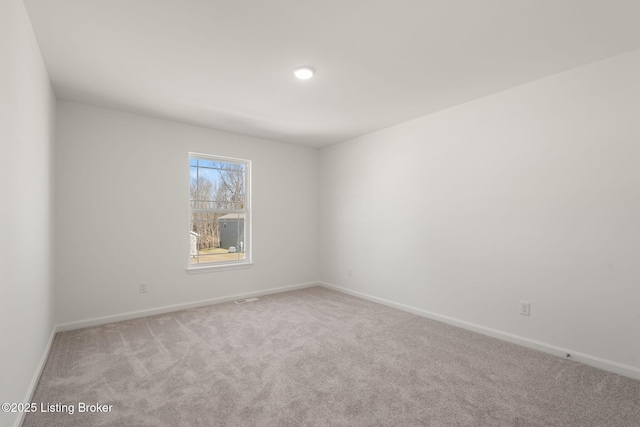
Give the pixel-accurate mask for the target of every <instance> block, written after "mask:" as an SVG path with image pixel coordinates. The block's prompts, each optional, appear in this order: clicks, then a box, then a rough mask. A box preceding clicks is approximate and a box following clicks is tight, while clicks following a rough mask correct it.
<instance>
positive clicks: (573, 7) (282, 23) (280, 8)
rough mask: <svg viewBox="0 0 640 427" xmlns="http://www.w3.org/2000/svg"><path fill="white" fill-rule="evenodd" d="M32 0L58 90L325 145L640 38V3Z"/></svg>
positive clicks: (624, 47) (638, 43) (639, 42)
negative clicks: (307, 74)
mask: <svg viewBox="0 0 640 427" xmlns="http://www.w3.org/2000/svg"><path fill="white" fill-rule="evenodd" d="M24 3H25V5H26V7H27V11H28V13H29V16H30V19H31V22H32V25H33V29H34V31H35V33H36V37H37V39H38V43H39V45H40V49H41V51H42V55H43V57H44V61H45V64H46V67H47V70H48V72H49V76H50V79H51V82H52V84H53V88H54V91H55V93H56V96H57V97H58V99H63V100H69V101H76V102H81V103H87V104H92V105H98V106H104V107H109V108H114V109H118V110H124V111H130V112H135V113H141V114H146V115H150V116H154V117H159V118H165V119H171V120H177V121H180V122H185V123H191V124H196V125H201V126H206V127H210V128H216V129H221V130H225V131H230V132H235V133H241V134H246V135H252V136H258V137H262V138H268V139H274V140H279V141H285V142H290V143H295V144H303V145H308V146H312V147H323V146H327V145H330V144H334V143H337V142H341V141H344V140H347V139H350V138H353V137H356V136H359V135H362V134H365V133H369V132H372V131H374V130H377V129H381V128H384V127H387V126H390V125H393V124H396V123H400V122H403V121H407V120H410V119H413V118H416V117H419V116H423V115H426V114H429V113H433V112H435V111H438V110H442V109H445V108H448V107H451V106H454V105H457V104H460V103H464V102H467V101H470V100H473V99H476V98H479V97H483V96H486V95H489V94H492V93H495V92H498V91H502V90H505V89H508V88H510V87H514V86H517V85H521V84H524V83H527V82H530V81H532V80H536V79H539V78H542V77H545V76H548V75H551V74H555V73H558V72H561V71H564V70H567V69H570V68H574V67H577V66H580V65H584V64H587V63H590V62H593V61H597V60H600V59H603V58H607V57H610V56H613V55H617V54H620V53H623V52H627V51H630V50H634V49H638V48H640V1H637V0H628V1H625V0H599V1H594V0H518V1H514V0H465V1H463V0H438V1H436V0H393V1H391V0H24ZM303 65H308V66H311V67H312V68H314V69H315V70H316V76H315V77H314V78H313V79H312V80H310V81H299V80H296V79H295V77H294V76H293V74H292V71H293V69H294V68H296V67H299V66H303Z"/></svg>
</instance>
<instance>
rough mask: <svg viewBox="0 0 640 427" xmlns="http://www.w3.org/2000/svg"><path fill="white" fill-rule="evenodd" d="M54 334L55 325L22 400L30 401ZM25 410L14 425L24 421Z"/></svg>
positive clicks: (45, 362) (17, 426)
mask: <svg viewBox="0 0 640 427" xmlns="http://www.w3.org/2000/svg"><path fill="white" fill-rule="evenodd" d="M55 336H56V327H55V326H54V327H53V328H51V334H50V335H49V340H48V341H47V345H46V346H45V347H44V351H43V352H42V357H41V358H40V363H38V366H37V367H36V371H35V373H34V374H33V378H31V384H29V388H27V394H26V396H25V398H24V400H23V402H32V399H33V393H35V391H36V387H37V386H38V382H39V381H40V377H41V376H42V371H44V365H46V364H47V358H49V353H50V352H51V346H52V345H53V338H54V337H55ZM25 414H26V412H19V413H18V418H16V421H15V422H14V423H13V425H14V427H20V426H21V425H22V422H23V421H24V416H25Z"/></svg>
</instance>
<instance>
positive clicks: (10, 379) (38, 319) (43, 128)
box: [0, 0, 55, 425]
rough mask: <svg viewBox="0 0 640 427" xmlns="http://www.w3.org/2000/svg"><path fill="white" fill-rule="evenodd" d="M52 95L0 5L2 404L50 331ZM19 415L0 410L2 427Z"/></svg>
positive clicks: (8, 6) (29, 374)
mask: <svg viewBox="0 0 640 427" xmlns="http://www.w3.org/2000/svg"><path fill="white" fill-rule="evenodd" d="M54 112H55V103H54V95H53V92H52V90H51V87H50V85H49V79H48V76H47V72H46V70H45V68H44V64H43V61H42V57H41V55H40V50H39V48H38V45H37V43H36V40H35V37H34V35H33V31H32V29H31V24H30V22H29V19H28V18H27V15H26V12H25V10H24V6H23V4H22V1H19V0H6V1H5V0H3V1H2V2H0V194H1V198H0V337H1V338H0V402H22V401H24V400H25V398H28V397H29V396H27V392H28V390H29V387H30V384H31V382H32V380H33V377H34V372H36V371H37V367H38V365H39V363H40V361H41V359H42V357H43V353H44V350H45V348H46V346H47V343H48V341H49V337H50V335H51V332H52V328H53V319H52V312H53V302H54V300H53V289H52V283H53V282H52V273H51V271H52V262H51V258H52V257H51V249H52V248H51V245H52V229H53V228H52V210H53V209H52V184H51V177H52V162H51V152H52V148H53V136H54V129H53V126H54ZM16 415H17V414H6V413H4V412H0V425H10V424H11V423H13V422H14V421H15V420H16V419H17V416H16Z"/></svg>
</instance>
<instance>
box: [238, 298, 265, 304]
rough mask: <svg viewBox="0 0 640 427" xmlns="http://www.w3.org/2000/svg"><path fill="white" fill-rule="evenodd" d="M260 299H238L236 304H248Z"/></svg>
mask: <svg viewBox="0 0 640 427" xmlns="http://www.w3.org/2000/svg"><path fill="white" fill-rule="evenodd" d="M259 299H260V298H245V299H237V300H235V301H234V302H235V303H236V304H246V303H248V302H254V301H258V300H259Z"/></svg>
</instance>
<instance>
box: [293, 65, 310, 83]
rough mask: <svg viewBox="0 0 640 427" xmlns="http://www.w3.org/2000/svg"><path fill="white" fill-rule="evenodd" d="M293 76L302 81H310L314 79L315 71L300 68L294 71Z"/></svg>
mask: <svg viewBox="0 0 640 427" xmlns="http://www.w3.org/2000/svg"><path fill="white" fill-rule="evenodd" d="M293 74H294V75H295V76H296V77H297V78H299V79H300V80H309V79H310V78H311V77H313V69H311V68H309V67H300V68H296V69H295V70H293Z"/></svg>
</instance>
